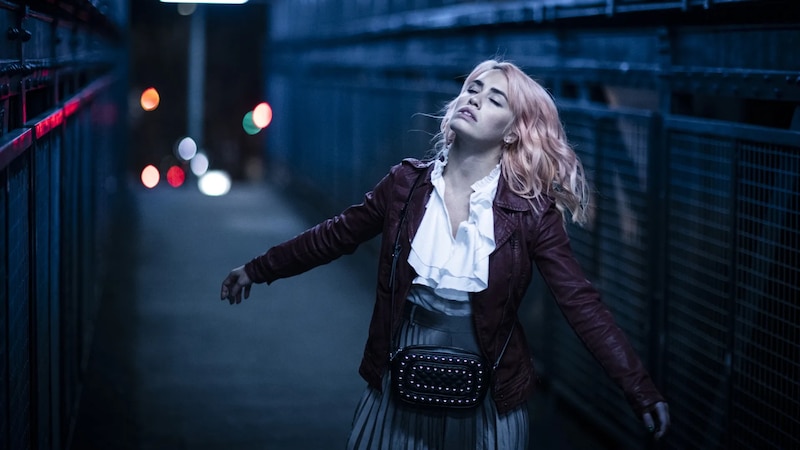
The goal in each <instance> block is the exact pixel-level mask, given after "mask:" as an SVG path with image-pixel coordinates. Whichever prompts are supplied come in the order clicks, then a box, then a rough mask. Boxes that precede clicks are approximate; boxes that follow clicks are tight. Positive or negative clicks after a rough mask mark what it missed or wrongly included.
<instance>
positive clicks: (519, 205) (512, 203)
mask: <svg viewBox="0 0 800 450" xmlns="http://www.w3.org/2000/svg"><path fill="white" fill-rule="evenodd" d="M404 161H405V162H407V163H409V164H411V165H412V166H413V167H414V168H415V169H416V170H417V171H419V170H428V174H427V175H425V179H424V180H420V184H419V186H418V187H420V186H426V185H428V184H430V182H431V177H430V170H431V168H432V167H433V160H426V161H420V160H418V159H415V158H407V159H405V160H404ZM494 204H495V205H496V206H498V207H500V208H503V209H509V210H512V211H528V210H530V209H533V205H532V203H531V201H530V200H528V199H526V198H523V197H520V196H519V195H517V194H516V193H514V192H513V191H512V190H511V188H510V187H509V186H508V182H507V181H506V178H505V176H504V175H503V174H502V173H501V174H500V179H499V180H498V182H497V192H496V193H495V196H494Z"/></svg>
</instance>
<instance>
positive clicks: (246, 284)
mask: <svg viewBox="0 0 800 450" xmlns="http://www.w3.org/2000/svg"><path fill="white" fill-rule="evenodd" d="M252 285H253V282H252V281H250V278H248V277H247V274H246V273H245V272H244V269H243V268H241V267H237V268H236V269H233V270H232V271H231V273H229V274H228V276H227V277H226V278H225V281H223V282H222V289H220V293H219V297H220V300H226V299H227V300H228V302H229V303H230V304H231V305H233V304H239V303H241V302H242V296H244V298H245V299H246V298H249V297H250V288H251V287H252Z"/></svg>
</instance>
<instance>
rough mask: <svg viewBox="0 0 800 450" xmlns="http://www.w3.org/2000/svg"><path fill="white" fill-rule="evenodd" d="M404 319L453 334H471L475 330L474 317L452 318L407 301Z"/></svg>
mask: <svg viewBox="0 0 800 450" xmlns="http://www.w3.org/2000/svg"><path fill="white" fill-rule="evenodd" d="M403 317H404V318H405V319H406V320H408V321H409V322H410V323H412V324H417V325H420V326H423V327H427V328H435V329H437V330H444V331H452V332H470V331H472V330H473V325H472V315H469V316H450V315H447V314H445V313H442V312H438V311H431V310H429V309H425V308H423V307H422V306H420V305H418V304H416V303H413V302H410V301H406V304H405V307H404V308H403Z"/></svg>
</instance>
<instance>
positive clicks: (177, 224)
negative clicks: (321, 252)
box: [72, 185, 598, 450]
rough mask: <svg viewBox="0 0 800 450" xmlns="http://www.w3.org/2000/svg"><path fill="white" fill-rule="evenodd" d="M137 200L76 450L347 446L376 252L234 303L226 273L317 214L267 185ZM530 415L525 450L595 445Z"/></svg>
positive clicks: (101, 326) (153, 194)
mask: <svg viewBox="0 0 800 450" xmlns="http://www.w3.org/2000/svg"><path fill="white" fill-rule="evenodd" d="M134 190H135V191H136V195H135V200H136V204H137V207H136V210H138V214H132V216H134V217H132V218H131V222H130V223H129V224H128V225H129V228H130V230H129V231H130V234H129V239H125V240H124V241H123V242H120V243H119V246H120V248H119V254H120V258H119V259H118V261H117V263H116V264H117V265H118V267H115V271H116V274H117V282H116V283H115V285H114V286H113V287H112V289H111V290H110V292H109V294H108V296H107V298H106V299H105V300H104V302H103V304H102V306H101V309H100V313H99V320H98V323H97V332H96V334H95V341H94V345H93V352H92V357H91V358H90V360H89V361H90V362H89V364H88V371H87V378H86V388H85V395H84V397H83V401H82V404H81V414H80V418H79V421H78V424H77V427H76V431H75V439H74V445H73V447H72V448H73V449H74V450H89V449H104V450H105V449H142V450H150V449H198V450H200V449H208V450H211V449H214V450H217V449H226V450H239V449H241V450H245V449H246V450H251V449H298V450H303V449H340V448H343V447H344V443H345V441H346V437H347V433H348V430H349V427H350V421H351V418H352V413H353V410H354V408H355V406H356V402H357V401H358V398H359V396H360V394H361V392H362V390H363V389H364V382H363V381H362V380H361V378H360V377H359V376H358V373H357V369H358V364H359V361H360V357H361V352H362V349H363V345H364V342H365V339H366V332H367V324H368V321H369V316H370V313H371V308H372V300H373V286H374V269H373V267H374V266H373V265H372V264H371V261H372V258H373V255H372V251H373V250H371V248H369V247H367V248H364V249H360V250H359V251H358V252H356V254H355V255H353V256H349V257H345V258H342V259H341V260H339V261H336V262H335V263H333V264H329V265H327V266H324V267H320V268H317V269H315V270H313V271H311V272H309V273H307V274H303V275H301V276H298V277H295V278H293V279H288V280H279V281H277V282H276V283H274V284H273V285H272V286H265V285H257V286H255V287H254V289H253V292H252V295H251V298H250V299H249V300H248V301H246V302H245V303H243V304H240V305H235V306H231V305H229V304H228V303H227V302H221V301H220V300H219V297H218V296H219V287H220V283H221V281H222V279H223V278H224V276H225V275H226V274H227V272H228V270H230V269H231V268H232V267H234V266H237V265H239V264H242V263H244V262H246V261H247V260H248V259H249V258H251V257H252V256H255V255H256V254H259V253H261V252H262V251H264V250H265V249H266V248H268V247H269V246H270V245H272V244H275V243H278V242H280V241H282V240H284V239H286V238H289V237H291V236H293V235H294V234H296V233H298V232H300V231H302V230H304V229H305V228H307V227H308V226H310V225H311V224H312V222H310V221H309V220H310V216H312V215H313V213H312V214H308V211H304V212H301V211H300V210H299V209H297V208H296V207H292V206H291V205H290V204H289V203H288V199H287V198H285V197H284V196H282V195H280V194H278V193H276V191H275V190H274V189H272V188H270V187H268V186H263V185H237V186H234V189H233V190H232V192H231V193H230V194H229V195H227V196H224V197H218V198H212V197H205V196H202V195H200V194H199V193H197V192H195V191H194V190H192V189H189V188H186V189H181V190H171V189H156V190H154V191H143V190H140V189H134ZM531 405H532V419H533V423H532V426H533V428H532V438H533V440H534V442H535V443H536V444H537V445H532V446H531V448H536V449H545V450H546V449H583V448H587V449H588V448H598V447H597V446H596V445H592V444H590V443H585V442H580V440H579V439H577V438H576V433H575V428H574V427H575V425H574V424H572V423H570V422H565V421H564V420H561V419H559V418H558V413H555V412H553V411H552V408H551V406H550V405H552V402H549V401H548V400H547V397H546V396H540V397H538V399H537V400H535V402H534V403H532V404H531ZM567 436H569V437H567ZM568 442H569V443H570V444H569V445H568Z"/></svg>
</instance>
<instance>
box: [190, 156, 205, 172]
mask: <svg viewBox="0 0 800 450" xmlns="http://www.w3.org/2000/svg"><path fill="white" fill-rule="evenodd" d="M189 168H191V169H192V173H193V174H195V176H198V177H201V176H203V175H205V173H206V172H207V171H208V157H207V156H206V155H204V154H202V153H198V154H197V155H195V157H194V158H192V160H191V161H189Z"/></svg>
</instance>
